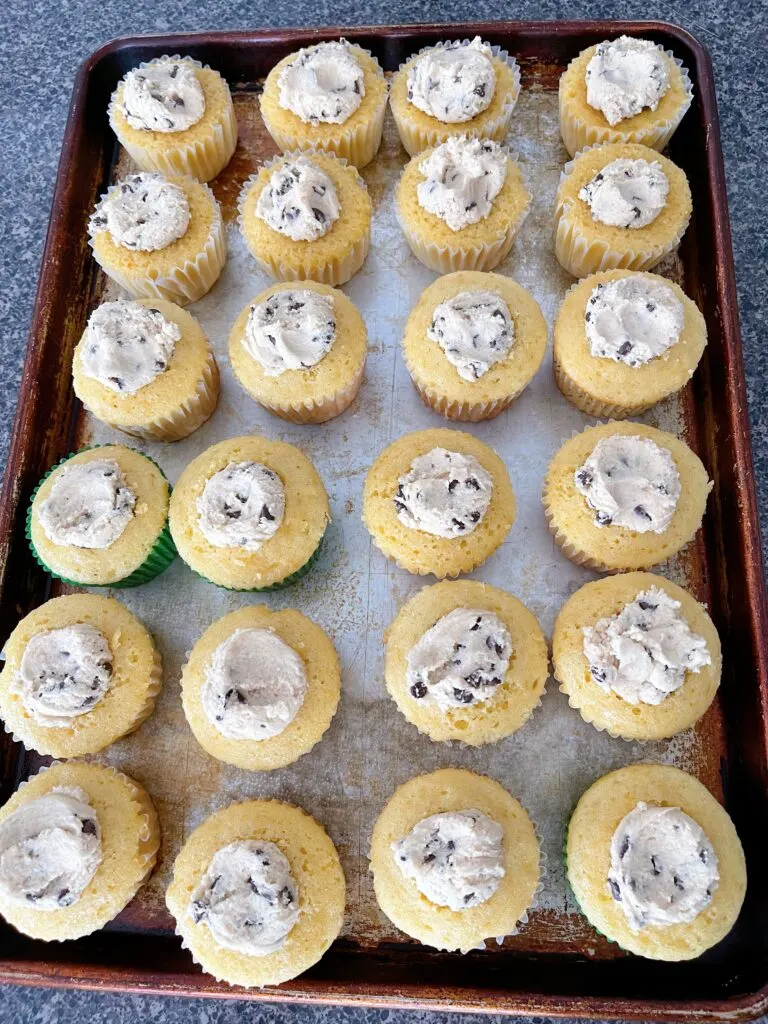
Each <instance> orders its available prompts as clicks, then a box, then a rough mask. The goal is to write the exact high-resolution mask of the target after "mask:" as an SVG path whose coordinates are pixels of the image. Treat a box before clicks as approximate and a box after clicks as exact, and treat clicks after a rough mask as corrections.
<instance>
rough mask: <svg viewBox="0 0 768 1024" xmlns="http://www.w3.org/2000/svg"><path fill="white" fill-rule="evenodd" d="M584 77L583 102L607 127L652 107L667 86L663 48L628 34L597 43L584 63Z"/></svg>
mask: <svg viewBox="0 0 768 1024" xmlns="http://www.w3.org/2000/svg"><path fill="white" fill-rule="evenodd" d="M585 78H586V83H587V103H588V104H589V105H590V107H593V108H594V109H595V110H599V111H600V112H601V113H602V115H603V117H604V118H605V119H606V121H607V122H608V124H610V125H611V126H613V125H617V124H618V123H619V122H620V121H623V120H624V118H625V117H634V116H635V114H639V113H640V111H641V110H644V109H645V108H646V107H649V108H650V109H651V110H655V109H656V107H657V106H658V105H659V100H660V99H661V97H662V96H663V95H664V93H665V92H666V91H667V89H668V88H669V68H668V67H667V58H666V57H665V56H664V52H663V50H662V49H661V48H660V47H658V46H657V45H656V44H655V43H652V42H650V41H649V40H648V39H632V38H631V37H630V36H619V38H618V39H613V40H611V41H609V42H604V43H600V44H599V45H598V47H597V49H596V50H595V53H594V55H593V57H592V58H591V60H590V62H589V64H587V70H586V74H585Z"/></svg>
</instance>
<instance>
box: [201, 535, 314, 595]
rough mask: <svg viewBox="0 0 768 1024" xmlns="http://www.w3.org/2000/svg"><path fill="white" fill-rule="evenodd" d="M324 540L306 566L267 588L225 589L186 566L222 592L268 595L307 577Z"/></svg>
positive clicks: (300, 567)
mask: <svg viewBox="0 0 768 1024" xmlns="http://www.w3.org/2000/svg"><path fill="white" fill-rule="evenodd" d="M324 539H325V533H323V536H322V537H321V538H320V540H319V541H318V542H317V547H316V548H315V550H314V551H313V552H312V554H311V555H310V556H309V558H308V559H307V561H306V562H305V563H304V565H300V566H299V568H298V569H295V570H294V571H293V572H291V573H289V574H288V575H287V576H284V577H283V579H281V580H278V581H277V583H270V584H269V586H267V587H225V586H224V585H223V584H222V583H216V582H215V581H214V580H210V579H208V577H207V576H204V575H203V574H202V573H201V572H198V571H197V569H192V566H191V565H189V563H186V564H187V567H188V568H189V569H192V572H193V573H194V574H195V576H199V577H200V579H201V580H205V582H206V583H210V584H211V586H212V587H219V588H220V589H221V590H229V591H231V592H232V593H235V594H268V593H269V592H270V591H272V590H283V588H284V587H290V586H291V585H292V584H294V583H297V582H298V581H299V580H300V579H301V578H302V576H306V575H307V573H308V572H309V570H310V569H311V568H312V566H313V565H314V564H315V562H316V561H317V560H318V558H319V557H320V552H321V550H322V547H323V540H324Z"/></svg>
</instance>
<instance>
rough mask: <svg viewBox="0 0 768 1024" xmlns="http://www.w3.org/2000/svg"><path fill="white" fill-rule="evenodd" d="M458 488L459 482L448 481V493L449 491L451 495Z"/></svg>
mask: <svg viewBox="0 0 768 1024" xmlns="http://www.w3.org/2000/svg"><path fill="white" fill-rule="evenodd" d="M458 486H459V481H458V480H449V481H448V491H449V493H451V494H452V493H453V492H454V491H455V490H456V488H457V487H458Z"/></svg>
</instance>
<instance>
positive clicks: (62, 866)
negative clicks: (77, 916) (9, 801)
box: [0, 786, 102, 910]
mask: <svg viewBox="0 0 768 1024" xmlns="http://www.w3.org/2000/svg"><path fill="white" fill-rule="evenodd" d="M101 859H102V853H101V826H100V824H99V818H98V815H97V814H96V811H95V810H94V809H93V807H91V805H90V803H89V796H88V794H87V793H85V792H84V791H83V790H82V789H79V788H78V787H75V786H72V787H69V786H57V787H55V788H54V789H52V790H51V791H50V792H49V793H46V794H45V796H40V797H38V798H37V799H36V800H29V801H27V802H26V803H24V804H22V805H21V806H20V807H19V808H18V810H16V811H14V812H13V814H10V815H9V816H8V817H7V818H6V819H5V820H4V821H3V822H2V823H0V893H2V896H3V899H4V900H7V901H8V902H10V903H15V904H18V905H21V906H24V907H26V908H27V909H29V910H60V909H61V908H62V907H71V906H72V904H73V903H76V902H77V901H78V899H79V898H80V896H81V895H82V893H83V890H84V889H85V888H86V887H87V886H88V884H89V883H90V881H91V879H92V878H93V876H94V875H95V874H96V870H97V868H98V867H99V864H101Z"/></svg>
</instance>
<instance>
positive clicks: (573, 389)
mask: <svg viewBox="0 0 768 1024" xmlns="http://www.w3.org/2000/svg"><path fill="white" fill-rule="evenodd" d="M552 370H553V373H554V377H555V383H556V384H557V386H558V388H559V389H560V392H561V393H562V394H563V395H564V396H565V397H566V398H567V399H568V401H569V402H570V403H571V404H572V405H575V406H576V408H577V409H581V411H582V412H585V413H586V414H587V416H594V417H595V418H596V419H603V420H624V419H626V418H627V417H628V416H637V415H639V414H640V413H641V412H645V410H646V409H650V408H651V407H652V406H654V405H656V404H657V403H656V402H655V401H654V402H643V403H641V404H640V405H619V404H618V403H611V402H603V401H601V400H600V399H599V398H595V397H594V396H593V395H590V394H589V392H587V391H585V390H584V389H583V388H581V387H579V385H578V384H576V382H575V381H574V380H573V379H572V378H571V377H569V376H568V374H567V373H566V372H565V370H564V369H563V367H562V365H561V363H560V360H559V359H557V357H556V356H555V357H553V360H552Z"/></svg>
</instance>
